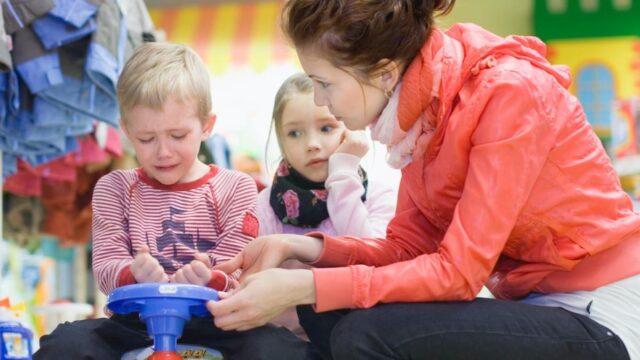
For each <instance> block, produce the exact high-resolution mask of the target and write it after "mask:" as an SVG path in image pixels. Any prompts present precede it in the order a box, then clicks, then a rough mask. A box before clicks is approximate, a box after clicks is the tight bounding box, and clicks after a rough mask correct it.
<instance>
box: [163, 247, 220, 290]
mask: <svg viewBox="0 0 640 360" xmlns="http://www.w3.org/2000/svg"><path fill="white" fill-rule="evenodd" d="M210 280H211V261H210V260H209V257H208V256H207V255H206V254H201V253H200V254H196V255H195V256H194V259H193V260H191V262H190V263H189V264H187V265H185V266H183V267H182V268H180V270H178V271H176V273H175V274H173V277H172V278H171V282H175V283H182V284H193V285H203V286H204V285H207V284H208V283H209V281H210Z"/></svg>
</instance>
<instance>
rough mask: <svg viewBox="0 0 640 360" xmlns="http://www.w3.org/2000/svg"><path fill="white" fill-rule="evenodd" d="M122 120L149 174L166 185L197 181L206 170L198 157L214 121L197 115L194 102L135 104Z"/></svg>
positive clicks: (169, 101)
mask: <svg viewBox="0 0 640 360" xmlns="http://www.w3.org/2000/svg"><path fill="white" fill-rule="evenodd" d="M126 119H127V120H126V123H124V122H123V123H122V128H123V129H124V131H125V133H126V135H127V137H128V138H129V140H130V141H131V143H132V144H133V147H134V149H135V151H136V157H137V159H138V162H139V163H140V166H141V167H142V168H143V169H144V171H145V172H146V173H147V175H148V176H149V177H151V178H153V179H155V180H157V181H158V182H160V183H162V184H164V185H172V184H177V183H185V182H190V181H194V180H197V179H198V178H200V177H201V176H202V175H204V173H206V165H204V164H203V163H202V162H201V161H200V160H198V151H199V150H200V142H201V141H203V140H205V139H206V138H207V137H208V136H209V134H210V132H211V128H212V127H213V124H214V122H215V115H211V116H210V117H209V118H208V119H207V121H206V122H205V123H203V122H202V120H201V119H200V118H199V117H198V115H197V112H196V105H195V102H186V103H180V102H177V101H175V100H174V99H173V98H169V99H168V100H167V101H166V103H165V104H164V107H163V109H162V110H159V111H158V110H154V109H151V108H148V107H145V106H142V105H136V106H134V107H133V108H132V109H131V110H129V111H128V112H127V114H126Z"/></svg>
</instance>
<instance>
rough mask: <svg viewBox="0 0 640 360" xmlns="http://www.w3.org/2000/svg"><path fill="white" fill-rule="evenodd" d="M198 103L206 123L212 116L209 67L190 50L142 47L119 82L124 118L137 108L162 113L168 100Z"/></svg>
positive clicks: (158, 45)
mask: <svg viewBox="0 0 640 360" xmlns="http://www.w3.org/2000/svg"><path fill="white" fill-rule="evenodd" d="M169 97H172V98H173V99H175V100H176V101H178V102H181V103H185V102H191V101H195V102H196V104H197V114H198V117H199V118H200V119H202V121H205V120H206V119H207V117H208V116H209V114H210V113H211V88H210V84H209V73H208V71H207V68H206V66H205V65H204V63H203V62H202V60H201V59H200V57H199V56H198V54H196V53H195V51H193V50H191V49H190V48H188V47H186V46H184V45H179V44H171V43H160V42H150V43H145V44H143V45H142V46H140V47H138V48H137V49H136V50H135V52H134V54H133V55H132V56H131V58H130V59H129V60H128V61H127V63H126V64H125V66H124V69H123V70H122V74H121V75H120V78H119V79H118V101H119V106H120V116H121V117H122V119H123V121H124V122H125V123H126V113H127V111H129V110H131V109H132V108H133V107H135V106H137V105H141V106H145V107H149V108H151V109H154V110H161V109H162V108H163V106H164V103H165V102H166V101H167V98H169Z"/></svg>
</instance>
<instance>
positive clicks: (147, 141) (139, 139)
mask: <svg viewBox="0 0 640 360" xmlns="http://www.w3.org/2000/svg"><path fill="white" fill-rule="evenodd" d="M138 141H139V142H140V143H142V144H148V143H150V142H152V141H153V138H152V137H149V138H138Z"/></svg>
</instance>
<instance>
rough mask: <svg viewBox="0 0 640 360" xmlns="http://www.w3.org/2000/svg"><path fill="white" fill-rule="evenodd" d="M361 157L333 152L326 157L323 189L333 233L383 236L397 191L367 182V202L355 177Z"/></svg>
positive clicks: (360, 180)
mask: <svg viewBox="0 0 640 360" xmlns="http://www.w3.org/2000/svg"><path fill="white" fill-rule="evenodd" d="M359 166H360V158H359V157H357V156H355V155H351V154H344V153H336V154H333V155H331V157H330V158H329V177H328V178H327V181H326V187H327V190H329V191H328V193H329V196H328V199H327V207H328V209H329V216H331V222H332V223H333V226H334V227H335V231H336V234H340V235H353V236H362V237H384V236H385V234H386V229H387V224H388V223H389V220H391V218H392V217H393V215H394V214H395V210H396V192H395V191H394V190H393V189H392V188H391V187H389V186H386V185H384V184H382V183H381V182H378V181H375V180H371V179H370V180H369V185H368V188H367V196H366V201H365V202H363V201H362V198H361V197H362V194H363V193H364V187H363V185H362V179H361V178H360V175H359V174H358V167H359Z"/></svg>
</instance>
